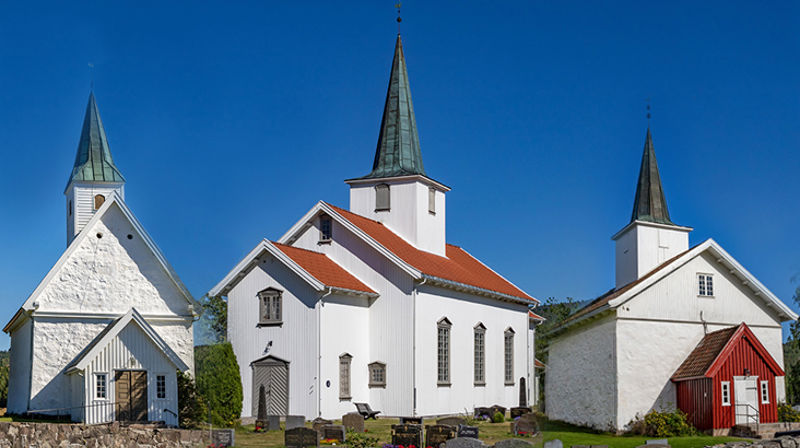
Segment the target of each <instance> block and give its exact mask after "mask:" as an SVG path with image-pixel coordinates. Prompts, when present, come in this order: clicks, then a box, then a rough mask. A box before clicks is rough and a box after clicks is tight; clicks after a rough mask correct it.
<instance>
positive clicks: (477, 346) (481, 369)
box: [473, 323, 486, 386]
mask: <svg viewBox="0 0 800 448" xmlns="http://www.w3.org/2000/svg"><path fill="white" fill-rule="evenodd" d="M473 350H474V352H475V353H474V358H475V368H474V379H473V381H474V383H475V385H476V386H483V385H485V384H486V327H484V326H483V324H481V323H479V324H478V325H476V326H475V329H474V337H473Z"/></svg>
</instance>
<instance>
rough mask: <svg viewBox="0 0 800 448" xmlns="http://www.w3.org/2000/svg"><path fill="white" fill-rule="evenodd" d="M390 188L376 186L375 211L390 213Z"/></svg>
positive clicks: (381, 185)
mask: <svg viewBox="0 0 800 448" xmlns="http://www.w3.org/2000/svg"><path fill="white" fill-rule="evenodd" d="M389 199H390V197H389V186H388V185H386V184H380V185H376V186H375V211H376V212H378V211H388V210H389V209H390V205H391V204H390V202H389Z"/></svg>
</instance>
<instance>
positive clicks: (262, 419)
mask: <svg viewBox="0 0 800 448" xmlns="http://www.w3.org/2000/svg"><path fill="white" fill-rule="evenodd" d="M264 430H269V423H268V422H267V394H266V392H265V391H264V385H263V384H262V385H261V386H259V387H258V412H257V413H256V431H264Z"/></svg>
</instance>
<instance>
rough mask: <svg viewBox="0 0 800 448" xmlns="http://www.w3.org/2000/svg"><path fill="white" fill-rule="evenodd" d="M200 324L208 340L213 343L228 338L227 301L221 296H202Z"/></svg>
mask: <svg viewBox="0 0 800 448" xmlns="http://www.w3.org/2000/svg"><path fill="white" fill-rule="evenodd" d="M200 306H201V308H202V311H203V316H202V318H201V325H202V327H203V329H204V330H206V334H207V335H208V337H209V339H210V342H211V343H213V344H215V343H219V342H225V341H227V340H228V303H227V302H225V300H223V299H222V297H208V296H206V297H203V298H202V299H201V301H200Z"/></svg>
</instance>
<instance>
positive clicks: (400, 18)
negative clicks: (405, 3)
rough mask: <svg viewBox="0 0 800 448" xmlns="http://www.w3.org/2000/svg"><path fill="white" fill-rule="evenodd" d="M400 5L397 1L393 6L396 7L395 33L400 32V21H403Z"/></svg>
mask: <svg viewBox="0 0 800 448" xmlns="http://www.w3.org/2000/svg"><path fill="white" fill-rule="evenodd" d="M400 6H402V3H400V2H397V3H395V5H394V7H395V8H397V34H400V22H402V21H403V18H402V17H400Z"/></svg>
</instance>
